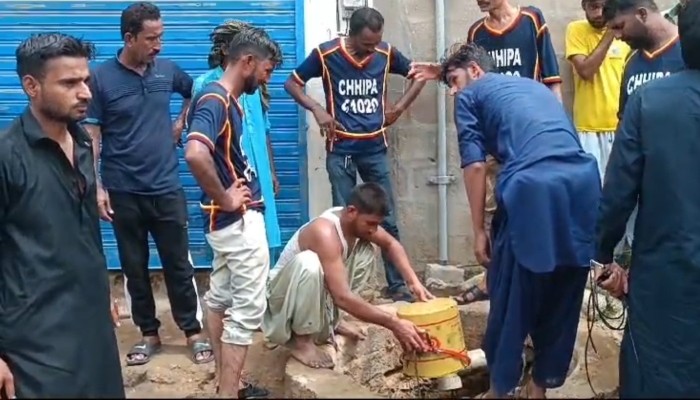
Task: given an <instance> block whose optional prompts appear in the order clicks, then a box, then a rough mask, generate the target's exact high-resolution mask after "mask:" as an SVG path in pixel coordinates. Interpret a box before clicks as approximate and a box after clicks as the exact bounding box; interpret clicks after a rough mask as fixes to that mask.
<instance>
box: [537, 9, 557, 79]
mask: <svg viewBox="0 0 700 400" xmlns="http://www.w3.org/2000/svg"><path fill="white" fill-rule="evenodd" d="M538 17H539V19H540V26H539V29H538V31H537V53H538V54H539V56H540V59H539V62H540V65H541V67H540V72H541V75H542V83H544V84H545V85H552V84H556V83H561V76H560V75H559V62H557V53H556V51H554V45H553V44H552V36H551V35H550V34H549V28H548V27H547V22H546V21H545V20H544V15H542V13H541V12H538Z"/></svg>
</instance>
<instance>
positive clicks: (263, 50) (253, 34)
mask: <svg viewBox="0 0 700 400" xmlns="http://www.w3.org/2000/svg"><path fill="white" fill-rule="evenodd" d="M270 42H271V39H270V38H269V36H267V33H265V31H264V30H263V29H260V28H248V29H242V30H241V31H240V32H239V33H238V34H237V35H236V36H234V37H233V39H232V40H231V43H229V45H228V62H229V63H234V62H236V61H238V60H239V59H240V58H241V57H243V56H245V55H248V54H252V55H254V56H256V57H257V58H260V59H263V60H265V59H271V58H272V56H273V52H272V50H271V45H270Z"/></svg>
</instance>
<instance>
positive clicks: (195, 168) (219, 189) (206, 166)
mask: <svg viewBox="0 0 700 400" xmlns="http://www.w3.org/2000/svg"><path fill="white" fill-rule="evenodd" d="M186 161H187V165H188V166H189V167H190V171H192V175H193V176H194V178H195V179H196V180H197V183H198V184H199V186H200V187H201V188H202V191H203V192H204V193H205V194H206V195H207V196H209V198H210V199H212V200H213V201H214V202H215V203H216V204H224V203H225V202H226V188H224V185H223V184H221V180H220V179H219V175H218V174H217V173H216V166H215V165H214V158H213V157H212V156H211V155H209V154H204V153H201V152H200V153H198V154H197V155H195V156H191V155H190V156H187V155H186Z"/></svg>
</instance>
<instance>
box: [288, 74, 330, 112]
mask: <svg viewBox="0 0 700 400" xmlns="http://www.w3.org/2000/svg"><path fill="white" fill-rule="evenodd" d="M284 89H285V90H286V91H287V93H289V95H290V96H291V97H292V98H293V99H294V101H296V102H297V104H299V105H300V106H302V107H304V108H305V109H307V110H309V111H314V110H315V109H317V108H323V106H322V105H321V104H319V103H318V102H317V101H316V100H314V99H313V98H311V96H309V95H307V94H306V93H304V88H303V87H302V86H300V85H299V84H297V83H296V82H292V81H287V83H285V85H284Z"/></svg>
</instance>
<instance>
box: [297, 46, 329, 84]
mask: <svg viewBox="0 0 700 400" xmlns="http://www.w3.org/2000/svg"><path fill="white" fill-rule="evenodd" d="M322 74H323V62H322V61H321V53H320V52H319V49H318V48H316V49H313V50H311V53H310V54H309V56H308V57H306V59H305V60H304V61H303V62H302V63H301V64H299V66H298V67H297V68H296V69H295V70H294V71H292V77H294V80H295V81H297V83H299V84H300V85H306V82H308V81H310V80H311V79H313V78H320V77H321V75H322Z"/></svg>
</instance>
